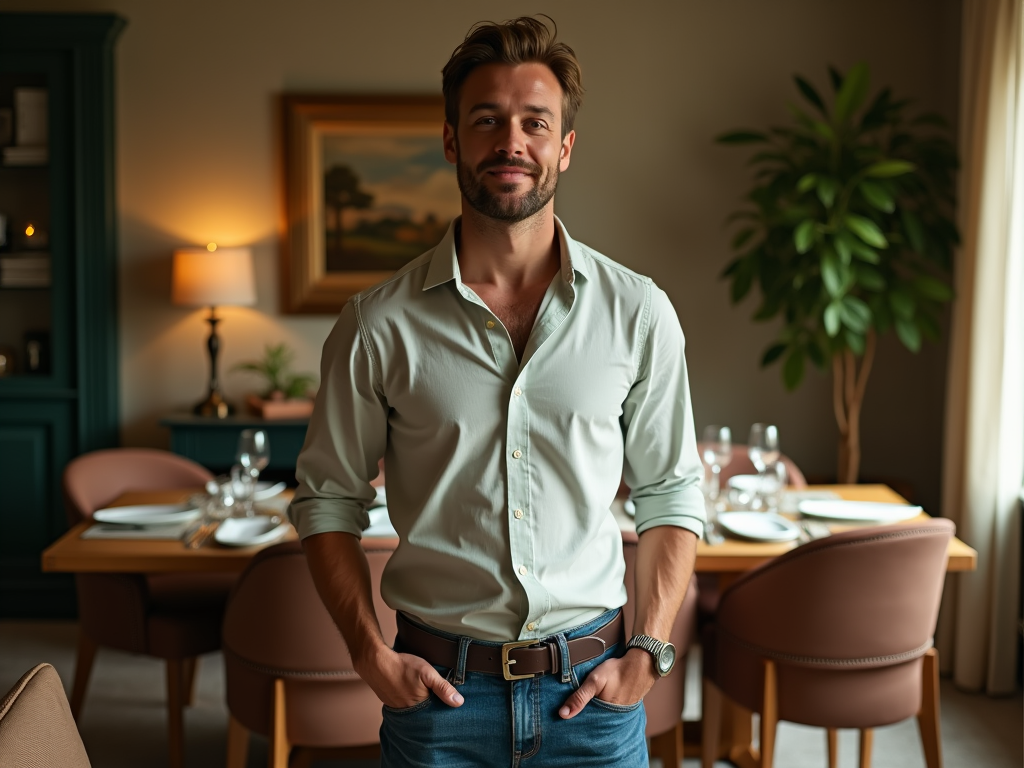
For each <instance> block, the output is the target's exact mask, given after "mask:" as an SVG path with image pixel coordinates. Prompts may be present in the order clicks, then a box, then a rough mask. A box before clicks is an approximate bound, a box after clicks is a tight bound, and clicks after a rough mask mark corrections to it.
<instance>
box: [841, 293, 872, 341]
mask: <svg viewBox="0 0 1024 768" xmlns="http://www.w3.org/2000/svg"><path fill="white" fill-rule="evenodd" d="M839 316H840V317H841V318H842V321H843V324H844V325H845V326H846V327H847V328H849V329H850V330H852V331H856V332H857V333H865V332H866V331H867V329H868V328H869V327H871V308H870V307H869V306H868V305H867V304H865V303H864V302H863V301H862V300H861V299H858V298H857V297H856V296H844V297H843V300H842V302H841V303H840V305H839Z"/></svg>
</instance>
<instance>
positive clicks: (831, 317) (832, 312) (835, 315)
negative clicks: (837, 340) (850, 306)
mask: <svg viewBox="0 0 1024 768" xmlns="http://www.w3.org/2000/svg"><path fill="white" fill-rule="evenodd" d="M839 308H840V303H839V301H838V300H836V301H833V302H832V303H831V304H829V305H828V306H827V307H825V318H824V319H825V333H827V334H828V335H829V336H832V337H833V338H834V337H835V336H837V335H838V334H839V325H840V318H839V312H840V309H839Z"/></svg>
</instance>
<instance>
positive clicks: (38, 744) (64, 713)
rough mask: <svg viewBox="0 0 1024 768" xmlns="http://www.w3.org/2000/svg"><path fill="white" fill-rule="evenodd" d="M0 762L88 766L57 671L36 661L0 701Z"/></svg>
mask: <svg viewBox="0 0 1024 768" xmlns="http://www.w3.org/2000/svg"><path fill="white" fill-rule="evenodd" d="M0 765H5V766H6V765H10V766H33V768H90V763H89V756H88V755H87V754H86V753H85V747H84V746H83V745H82V739H81V738H80V737H79V735H78V728H77V727H76V726H75V720H74V718H73V717H72V716H71V708H70V707H69V706H68V700H67V697H66V696H65V695H64V687H63V686H62V685H61V682H60V677H59V676H58V675H57V671H56V670H55V669H54V668H53V667H52V666H50V665H49V664H39V665H38V666H36V667H34V668H33V669H30V670H29V671H28V672H26V673H25V674H24V675H23V676H22V678H21V679H20V680H19V681H18V682H17V683H15V685H14V687H13V688H12V689H11V690H10V692H8V694H7V696H5V697H4V699H3V701H0Z"/></svg>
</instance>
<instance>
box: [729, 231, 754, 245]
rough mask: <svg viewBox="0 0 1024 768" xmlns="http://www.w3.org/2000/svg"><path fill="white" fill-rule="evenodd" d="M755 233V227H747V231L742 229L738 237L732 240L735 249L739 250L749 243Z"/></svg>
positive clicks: (737, 234)
mask: <svg viewBox="0 0 1024 768" xmlns="http://www.w3.org/2000/svg"><path fill="white" fill-rule="evenodd" d="M755 231H756V230H755V229H754V228H753V227H747V228H746V229H741V230H740V231H739V232H737V233H736V237H734V238H733V239H732V247H733V249H734V250H739V249H740V248H742V247H743V246H744V245H746V243H747V241H748V240H750V238H751V237H753V235H754V232H755Z"/></svg>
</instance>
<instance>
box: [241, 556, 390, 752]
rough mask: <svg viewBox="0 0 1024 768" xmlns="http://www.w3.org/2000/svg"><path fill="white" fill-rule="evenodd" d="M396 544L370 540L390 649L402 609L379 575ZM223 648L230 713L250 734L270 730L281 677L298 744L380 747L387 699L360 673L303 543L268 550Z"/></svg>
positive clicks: (250, 574)
mask: <svg viewBox="0 0 1024 768" xmlns="http://www.w3.org/2000/svg"><path fill="white" fill-rule="evenodd" d="M397 545H398V540H397V539H373V538H366V539H363V549H364V551H365V552H366V558H367V561H368V562H369V565H370V577H371V581H372V584H373V600H374V608H375V609H376V612H377V617H378V620H379V621H380V625H381V631H382V632H383V634H384V639H385V641H386V642H387V643H388V644H391V643H392V642H394V639H395V634H396V631H397V630H396V626H395V612H394V611H393V610H391V608H389V607H388V606H387V605H386V604H385V603H384V601H383V600H382V599H381V596H380V578H381V574H382V573H383V572H384V566H385V565H386V564H387V561H388V559H389V558H390V557H391V553H392V552H393V551H394V550H395V548H396V547H397ZM223 646H224V656H225V665H226V671H227V699H228V708H229V710H230V711H231V713H232V715H234V716H235V718H236V719H238V720H239V721H240V722H241V723H242V724H243V725H245V726H246V727H247V728H249V729H250V730H253V731H256V732H257V733H264V734H266V733H268V729H269V725H270V719H269V718H270V713H271V712H272V703H273V689H272V684H273V680H274V679H277V678H280V679H284V680H285V682H286V691H287V712H288V714H287V718H288V731H289V739H290V741H291V742H292V743H294V744H297V745H301V746H324V747H329V746H333V747H344V746H352V745H358V744H369V743H375V742H376V738H377V729H378V728H379V727H380V702H378V701H377V699H376V697H375V696H374V694H373V692H372V691H371V690H370V688H369V686H367V685H366V684H365V683H364V682H363V681H362V680H361V679H360V678H359V676H358V675H357V674H356V672H355V670H354V669H353V666H352V658H351V656H350V654H349V650H348V646H347V645H346V644H345V641H344V639H343V638H342V636H341V633H340V632H339V631H338V629H337V627H336V626H335V624H334V621H333V619H332V618H331V616H330V614H329V613H328V612H327V609H326V608H325V607H324V605H323V603H322V602H321V600H320V596H319V594H318V593H317V591H316V587H315V586H314V584H313V579H312V577H311V576H310V574H309V568H308V566H307V565H306V558H305V555H304V554H303V551H302V545H301V543H299V542H297V541H292V542H286V543H284V544H278V545H276V546H273V547H268V548H267V549H264V550H263V551H262V552H260V553H258V554H257V555H256V557H254V558H253V560H252V562H251V563H250V564H249V566H248V567H247V568H246V570H245V571H244V572H243V573H242V575H241V576H240V577H239V579H238V582H237V584H236V585H235V588H234V590H233V591H232V593H231V597H230V599H229V600H228V607H227V610H226V612H225V616H224V630H223ZM332 684H333V687H332ZM360 697H361V698H360ZM359 701H361V702H362V703H361V704H360V703H358V702H359ZM303 713H305V714H303Z"/></svg>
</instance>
